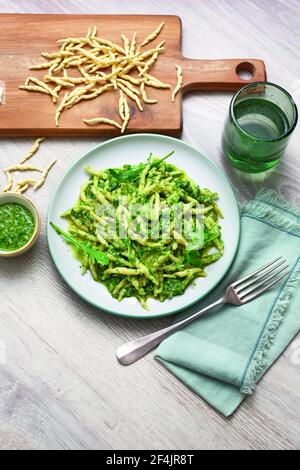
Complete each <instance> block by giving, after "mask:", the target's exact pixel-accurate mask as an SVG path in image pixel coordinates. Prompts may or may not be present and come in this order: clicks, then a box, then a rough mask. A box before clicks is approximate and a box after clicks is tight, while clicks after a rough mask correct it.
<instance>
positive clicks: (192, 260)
mask: <svg viewBox="0 0 300 470" xmlns="http://www.w3.org/2000/svg"><path fill="white" fill-rule="evenodd" d="M184 257H185V260H186V262H187V263H188V264H190V265H191V266H195V267H196V268H202V266H203V262H202V261H201V259H200V257H199V252H198V251H196V250H191V251H189V250H185V252H184Z"/></svg>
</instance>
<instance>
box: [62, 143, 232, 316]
mask: <svg viewBox="0 0 300 470" xmlns="http://www.w3.org/2000/svg"><path fill="white" fill-rule="evenodd" d="M172 153H173V152H171V153H170V154H169V155H167V156H166V157H164V158H162V159H158V158H154V157H153V156H152V155H150V157H149V158H148V160H147V163H141V164H139V165H133V166H131V165H124V166H123V167H122V168H115V169H107V170H101V171H97V170H95V169H92V168H86V172H87V174H88V175H89V179H88V181H86V182H85V183H84V185H83V186H82V188H81V190H80V195H79V199H78V200H77V202H76V204H75V205H74V207H72V208H71V209H68V210H67V211H66V212H64V214H62V217H64V218H65V219H66V220H67V221H68V232H69V234H67V233H65V232H63V231H62V230H61V229H59V227H56V226H53V227H54V228H55V229H56V230H57V232H58V233H59V234H60V235H62V236H63V237H64V238H65V239H66V241H67V242H68V243H70V244H71V245H73V246H72V248H73V249H74V255H75V257H76V258H77V259H78V260H79V261H80V263H81V266H82V268H83V272H86V271H90V272H91V274H92V276H93V278H94V280H95V281H97V282H99V283H102V284H104V285H105V286H106V287H107V289H108V290H109V292H110V293H111V295H112V296H113V297H114V298H116V299H118V300H119V301H121V300H122V299H124V298H125V297H136V298H137V299H138V300H139V301H140V303H141V304H142V306H143V307H144V308H147V299H149V298H155V299H158V300H160V301H164V300H166V299H170V298H172V297H174V296H176V295H181V294H183V293H184V292H185V290H186V288H187V287H188V286H189V285H190V284H191V283H192V282H193V281H194V280H195V279H196V278H198V277H204V276H206V271H205V268H206V266H207V265H209V264H210V263H213V262H215V261H217V260H218V259H219V258H220V257H221V256H222V254H223V241H222V236H221V228H220V225H219V220H220V217H222V214H221V211H220V209H219V207H218V205H217V202H216V201H217V199H218V194H216V193H213V192H211V191H210V190H209V189H203V188H200V187H199V186H197V185H196V184H195V183H194V182H193V181H192V180H191V179H190V178H189V177H188V176H187V175H186V174H185V173H184V172H183V171H182V170H180V169H179V168H177V167H175V166H174V165H172V164H170V163H169V162H166V158H167V157H169V156H170V155H171V154H172ZM137 207H138V209H137ZM179 209H180V210H181V211H184V214H185V213H187V214H189V217H188V218H187V221H186V222H185V223H187V230H185V231H184V232H183V233H181V229H180V227H182V225H181V224H182V219H181V218H180V217H179V216H177V215H176V214H178V212H176V211H178V210H179ZM197 214H201V217H202V218H201V220H202V225H201V226H199V225H197V217H196V215H197ZM97 260H98V261H97ZM200 289H201V287H200Z"/></svg>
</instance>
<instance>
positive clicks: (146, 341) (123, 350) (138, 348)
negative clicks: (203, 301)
mask: <svg viewBox="0 0 300 470" xmlns="http://www.w3.org/2000/svg"><path fill="white" fill-rule="evenodd" d="M224 303H225V298H224V297H222V298H221V299H219V300H217V301H216V302H214V303H213V304H210V305H208V306H207V307H205V308H203V309H202V310H200V311H199V312H196V313H194V314H193V315H191V316H190V317H187V318H184V319H183V320H181V321H179V322H177V323H174V324H173V325H171V326H168V327H166V328H163V329H161V330H158V331H155V332H154V333H150V334H149V335H146V336H142V337H141V338H138V339H135V340H133V341H129V343H125V344H122V346H119V347H118V349H117V359H118V361H119V362H120V363H121V364H123V365H124V366H128V365H129V364H133V363H134V362H136V361H137V360H138V359H141V358H142V357H143V356H145V354H147V353H148V352H150V351H152V349H154V348H155V347H156V346H158V345H159V344H160V343H161V342H162V341H163V340H164V339H166V338H168V336H171V335H172V334H173V333H175V332H176V331H178V330H180V329H181V328H183V327H184V326H186V325H188V324H189V323H191V322H192V321H194V320H196V319H197V318H199V317H202V316H203V315H205V314H206V313H207V312H208V311H209V310H211V309H212V308H214V307H217V305H221V304H224Z"/></svg>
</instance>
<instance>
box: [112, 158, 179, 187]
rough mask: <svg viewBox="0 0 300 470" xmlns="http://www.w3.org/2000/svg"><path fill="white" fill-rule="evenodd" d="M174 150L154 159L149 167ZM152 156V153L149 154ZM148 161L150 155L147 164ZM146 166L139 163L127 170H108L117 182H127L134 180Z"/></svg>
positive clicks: (154, 165) (152, 166)
mask: <svg viewBox="0 0 300 470" xmlns="http://www.w3.org/2000/svg"><path fill="white" fill-rule="evenodd" d="M173 153H174V150H173V151H172V152H170V153H168V155H166V156H165V157H163V158H161V159H160V160H156V161H155V162H153V163H151V164H150V169H151V168H154V167H156V166H159V165H160V164H161V163H162V162H163V161H165V160H166V159H167V158H169V157H171V155H173ZM150 156H152V154H150ZM149 162H150V157H149V158H148V164H149ZM145 168H146V164H145V163H141V164H140V165H137V166H134V167H133V168H129V169H128V170H114V169H110V170H109V172H110V174H111V175H112V176H114V177H115V178H116V179H117V180H118V181H119V183H127V182H129V181H134V180H136V179H137V178H138V177H139V176H140V174H141V173H142V171H143V170H144V169H145Z"/></svg>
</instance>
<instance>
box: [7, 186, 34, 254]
mask: <svg viewBox="0 0 300 470" xmlns="http://www.w3.org/2000/svg"><path fill="white" fill-rule="evenodd" d="M12 202H13V203H16V204H20V205H21V206H23V207H26V209H28V210H29V211H30V212H31V214H32V215H33V219H34V225H35V228H34V232H33V234H32V237H31V239H30V240H29V241H28V242H27V243H26V245H24V246H22V247H21V248H19V249H18V250H14V251H3V250H0V257H4V258H10V257H13V256H20V255H23V254H24V253H26V251H28V250H30V249H31V248H32V247H33V245H34V244H35V243H36V241H37V239H38V237H39V234H40V231H41V218H40V215H39V213H38V210H37V208H36V206H35V204H34V203H33V202H32V201H31V199H29V198H28V197H26V196H23V195H22V194H17V193H0V205H1V204H9V203H12Z"/></svg>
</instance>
